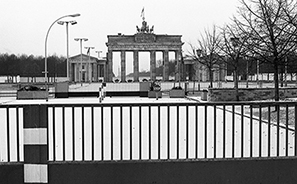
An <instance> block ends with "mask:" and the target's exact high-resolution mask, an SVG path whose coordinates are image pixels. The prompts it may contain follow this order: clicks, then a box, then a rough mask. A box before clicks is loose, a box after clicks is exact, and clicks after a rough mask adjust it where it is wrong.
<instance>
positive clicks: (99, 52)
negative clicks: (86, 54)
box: [95, 50, 102, 59]
mask: <svg viewBox="0 0 297 184" xmlns="http://www.w3.org/2000/svg"><path fill="white" fill-rule="evenodd" d="M95 52H96V53H98V59H100V54H101V53H102V51H101V50H96V51H95Z"/></svg>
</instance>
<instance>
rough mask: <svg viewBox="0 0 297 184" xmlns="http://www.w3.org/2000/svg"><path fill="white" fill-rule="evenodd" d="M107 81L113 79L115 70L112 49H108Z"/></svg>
mask: <svg viewBox="0 0 297 184" xmlns="http://www.w3.org/2000/svg"><path fill="white" fill-rule="evenodd" d="M107 58H108V59H107V62H108V63H107V68H108V70H107V82H111V81H112V78H113V72H112V67H113V66H112V63H113V61H112V51H108V54H107Z"/></svg>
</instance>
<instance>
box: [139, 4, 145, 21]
mask: <svg viewBox="0 0 297 184" xmlns="http://www.w3.org/2000/svg"><path fill="white" fill-rule="evenodd" d="M140 17H142V19H143V20H144V7H143V8H142V10H141V14H140Z"/></svg>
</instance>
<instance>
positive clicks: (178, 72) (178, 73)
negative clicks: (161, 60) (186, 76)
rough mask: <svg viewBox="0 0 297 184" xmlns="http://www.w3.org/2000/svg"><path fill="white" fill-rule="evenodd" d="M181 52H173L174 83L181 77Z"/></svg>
mask: <svg viewBox="0 0 297 184" xmlns="http://www.w3.org/2000/svg"><path fill="white" fill-rule="evenodd" d="M181 57H182V56H181V50H177V51H175V61H176V65H175V73H176V74H175V80H176V81H180V80H181V79H182V77H181V75H182V69H181V62H182V60H181Z"/></svg>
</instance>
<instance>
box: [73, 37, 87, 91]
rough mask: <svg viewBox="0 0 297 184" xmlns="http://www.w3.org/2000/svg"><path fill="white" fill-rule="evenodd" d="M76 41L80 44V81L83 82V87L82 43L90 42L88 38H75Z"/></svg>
mask: <svg viewBox="0 0 297 184" xmlns="http://www.w3.org/2000/svg"><path fill="white" fill-rule="evenodd" d="M74 40H75V41H79V42H80V76H79V81H80V82H81V86H82V60H83V59H82V41H88V39H87V38H74Z"/></svg>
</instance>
